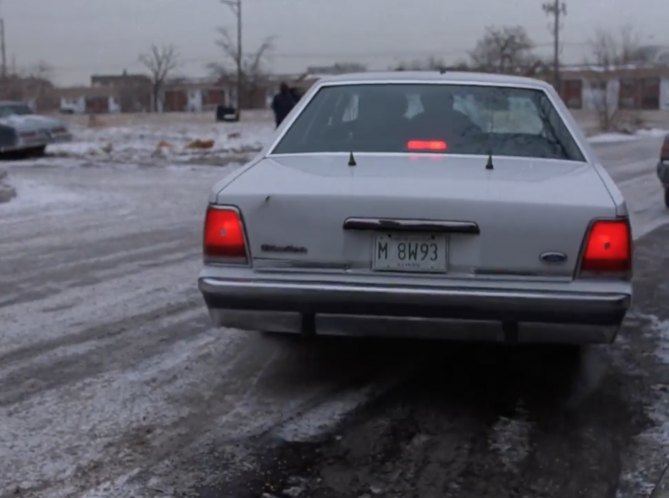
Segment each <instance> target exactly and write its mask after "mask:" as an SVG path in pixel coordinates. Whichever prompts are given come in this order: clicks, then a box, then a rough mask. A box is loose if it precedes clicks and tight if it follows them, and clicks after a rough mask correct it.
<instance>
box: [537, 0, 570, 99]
mask: <svg viewBox="0 0 669 498" xmlns="http://www.w3.org/2000/svg"><path fill="white" fill-rule="evenodd" d="M542 8H543V9H544V12H545V13H546V15H548V16H553V26H552V31H553V42H554V44H555V46H554V47H553V51H554V52H553V84H554V86H555V90H556V91H558V92H559V91H560V28H561V27H562V26H561V25H560V16H566V15H567V4H566V3H565V2H563V1H561V0H549V1H548V2H546V3H544V4H543V5H542Z"/></svg>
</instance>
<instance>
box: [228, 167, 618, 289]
mask: <svg viewBox="0 0 669 498" xmlns="http://www.w3.org/2000/svg"><path fill="white" fill-rule="evenodd" d="M355 159H356V163H357V165H356V166H349V165H348V163H349V161H348V155H347V154H346V155H343V154H314V155H311V154H306V155H286V156H273V157H270V158H266V159H263V160H261V161H260V162H259V163H258V164H256V165H255V166H253V167H251V168H250V169H248V170H247V171H246V172H245V173H243V174H242V175H240V176H239V177H238V178H237V179H236V180H235V181H233V182H232V183H231V184H230V185H228V186H227V187H226V188H224V190H223V191H222V192H220V193H219V196H218V202H219V203H221V204H234V205H236V206H237V207H239V208H240V210H241V212H242V215H243V218H244V223H245V226H246V231H247V236H248V239H249V244H250V252H251V256H252V260H253V264H254V267H256V269H259V270H260V269H271V268H287V267H289V268H292V269H303V270H319V271H347V272H369V271H372V266H373V261H374V253H375V251H376V249H377V246H375V244H377V238H378V237H387V236H393V235H395V236H397V235H398V231H400V230H399V229H397V228H396V227H397V226H398V225H397V224H396V225H395V228H393V222H397V221H402V220H414V221H421V220H422V221H434V222H449V223H467V224H468V225H467V226H469V227H471V226H476V227H477V230H469V231H462V230H445V232H446V233H445V234H443V235H442V234H438V237H439V238H441V237H442V236H443V237H444V238H445V241H446V242H445V243H446V246H447V248H446V250H447V256H446V258H447V270H448V271H447V272H446V273H443V272H441V273H440V272H432V273H430V275H433V276H434V275H435V273H436V274H437V275H439V276H440V277H443V276H444V275H445V276H458V277H462V276H470V277H486V276H496V277H500V276H508V277H517V276H524V277H528V276H541V277H546V276H548V277H563V278H567V277H570V276H571V275H573V273H574V271H575V269H576V265H577V263H578V257H579V253H580V250H581V245H582V243H583V238H584V236H585V233H586V231H587V228H588V226H589V224H590V223H591V221H592V219H594V218H602V217H603V218H605V217H613V216H614V215H615V209H614V204H613V201H612V199H611V197H610V195H609V193H608V191H607V190H606V188H605V186H604V185H603V183H602V181H601V179H600V178H599V176H598V175H597V173H596V172H595V170H594V169H593V168H592V167H591V166H590V165H589V164H587V163H582V162H570V161H557V160H544V159H528V158H515V157H513V158H512V157H499V158H497V157H496V158H493V165H494V166H493V169H486V162H487V161H486V158H482V157H480V156H449V155H407V154H396V155H390V154H388V155H383V154H358V155H356V157H355ZM361 218H362V219H366V220H376V221H379V220H380V221H382V222H384V223H385V225H384V226H383V227H382V228H377V229H374V228H370V227H365V226H362V227H361V226H358V227H355V226H352V227H351V226H350V223H349V226H348V228H349V229H345V228H344V225H345V223H346V222H347V220H349V221H350V220H351V219H361ZM388 222H390V224H388ZM447 225H448V223H447ZM414 229H415V224H414ZM419 231H421V230H419ZM422 231H424V232H426V233H434V232H435V229H434V227H432V228H430V226H429V224H428V226H427V227H426V228H425V229H424V230H422ZM402 236H404V235H402ZM419 237H420V236H419Z"/></svg>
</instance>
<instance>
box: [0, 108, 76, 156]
mask: <svg viewBox="0 0 669 498" xmlns="http://www.w3.org/2000/svg"><path fill="white" fill-rule="evenodd" d="M71 139H72V135H71V134H70V132H69V131H68V130H67V127H66V126H65V124H64V123H63V122H62V121H60V120H59V119H55V118H50V117H46V116H39V115H37V114H35V113H33V111H32V109H31V108H30V106H28V104H25V103H22V102H0V154H9V153H13V154H16V153H20V154H25V155H43V154H44V151H45V150H46V147H47V146H48V145H49V144H53V143H58V142H66V141H69V140H71Z"/></svg>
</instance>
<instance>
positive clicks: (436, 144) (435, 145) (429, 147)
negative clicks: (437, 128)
mask: <svg viewBox="0 0 669 498" xmlns="http://www.w3.org/2000/svg"><path fill="white" fill-rule="evenodd" d="M407 149H408V150H410V151H422V152H446V151H447V150H448V144H447V143H446V142H444V141H443V140H409V141H408V142H407Z"/></svg>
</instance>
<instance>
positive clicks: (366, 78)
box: [199, 72, 632, 343]
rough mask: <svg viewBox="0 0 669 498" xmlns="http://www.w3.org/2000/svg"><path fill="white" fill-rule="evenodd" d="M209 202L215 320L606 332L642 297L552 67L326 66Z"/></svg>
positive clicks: (395, 332) (493, 337)
mask: <svg viewBox="0 0 669 498" xmlns="http://www.w3.org/2000/svg"><path fill="white" fill-rule="evenodd" d="M209 203H210V204H209V208H208V210H207V213H206V221H205V228H204V268H203V269H202V271H201V273H200V276H199V288H200V290H201V292H202V294H203V296H204V299H205V301H206V304H207V306H208V308H209V311H210V315H211V317H212V319H213V321H214V322H215V324H216V325H219V326H228V327H236V328H240V329H247V330H261V331H269V332H282V333H298V334H304V335H313V334H323V335H379V336H408V337H430V338H445V339H455V340H466V341H469V340H483V341H504V342H563V343H601V342H605V343H606V342H612V341H613V340H614V338H615V337H616V334H617V332H618V329H619V328H620V325H621V322H622V321H623V318H624V316H625V314H626V311H627V309H628V307H629V306H630V302H631V297H632V287H631V273H632V236H631V230H630V223H629V218H628V211H627V207H626V204H625V202H624V200H623V197H622V195H621V193H620V192H619V190H618V189H617V188H616V186H615V185H614V183H613V181H612V180H611V179H610V177H609V176H608V175H607V173H606V171H605V170H604V169H603V167H602V165H601V164H600V162H599V160H598V159H597V157H596V155H595V154H594V152H593V151H592V150H591V148H590V147H589V146H588V144H587V141H586V140H585V138H584V136H583V134H582V133H581V131H580V130H579V128H578V126H577V124H576V123H575V122H574V120H573V118H572V117H571V115H570V113H569V112H568V110H567V109H566V108H565V106H564V104H563V103H562V102H561V100H560V98H559V97H558V96H557V94H556V92H555V91H554V90H553V88H552V87H551V86H550V85H548V84H546V83H544V82H541V81H536V80H532V79H525V78H519V77H508V76H493V75H484V74H471V73H462V74H458V73H439V72H434V73H432V72H424V73H423V72H420V73H403V72H400V73H378V74H369V73H368V74H361V75H348V76H343V77H334V78H331V79H326V80H322V81H321V82H319V83H318V84H316V85H315V86H314V87H313V88H312V89H311V90H310V91H309V93H308V94H307V95H306V96H305V97H304V98H303V99H302V101H301V102H300V103H299V105H298V106H297V107H296V108H295V109H293V111H292V113H291V114H290V115H289V116H288V118H287V119H286V120H285V121H284V123H283V124H282V126H281V127H280V128H279V130H277V135H276V137H275V139H274V140H273V141H272V143H271V144H269V145H268V146H267V147H266V148H265V149H264V150H263V151H262V152H261V153H260V154H259V155H258V156H257V157H256V158H255V159H254V160H253V161H251V162H250V163H249V164H247V165H246V166H245V167H243V168H242V169H240V170H238V171H236V172H235V173H234V174H232V175H230V176H228V177H227V178H225V179H223V180H222V181H221V182H219V183H218V184H217V185H216V186H215V187H214V188H213V190H212V192H211V195H210V198H209Z"/></svg>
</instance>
